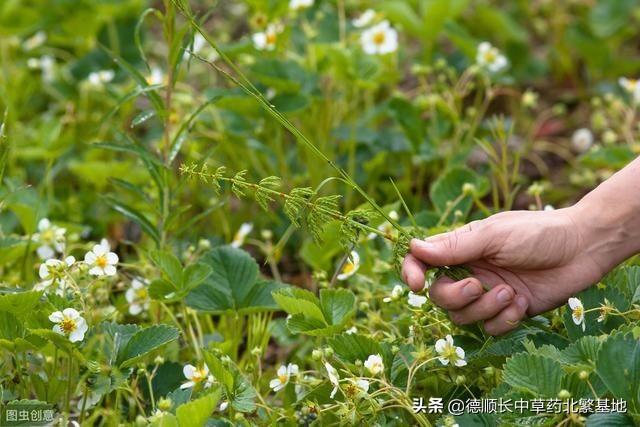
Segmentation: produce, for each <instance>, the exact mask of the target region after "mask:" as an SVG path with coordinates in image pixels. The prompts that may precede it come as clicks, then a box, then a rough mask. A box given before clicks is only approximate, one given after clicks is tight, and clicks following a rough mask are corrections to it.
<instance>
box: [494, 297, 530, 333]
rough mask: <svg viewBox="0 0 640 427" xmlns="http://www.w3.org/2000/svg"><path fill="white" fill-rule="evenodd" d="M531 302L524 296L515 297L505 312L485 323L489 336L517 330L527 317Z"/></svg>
mask: <svg viewBox="0 0 640 427" xmlns="http://www.w3.org/2000/svg"><path fill="white" fill-rule="evenodd" d="M527 308H529V302H528V301H527V298H525V297H524V296H522V295H518V296H517V297H515V299H514V300H513V302H512V303H511V304H510V305H509V306H508V307H507V308H505V309H504V310H502V311H501V312H500V313H499V314H498V315H497V316H496V317H494V318H493V319H490V320H487V321H486V322H484V330H485V331H487V333H488V334H489V335H502V334H505V333H507V332H509V331H510V330H512V329H515V328H516V327H518V325H519V324H520V321H521V320H522V319H523V318H525V317H526V315H527Z"/></svg>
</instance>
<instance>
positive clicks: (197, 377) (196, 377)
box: [191, 369, 207, 383]
mask: <svg viewBox="0 0 640 427" xmlns="http://www.w3.org/2000/svg"><path fill="white" fill-rule="evenodd" d="M206 377H207V372H206V371H205V370H204V369H196V371H195V372H194V373H193V377H192V378H191V381H193V382H194V383H199V382H201V381H202V380H204V379H205V378H206Z"/></svg>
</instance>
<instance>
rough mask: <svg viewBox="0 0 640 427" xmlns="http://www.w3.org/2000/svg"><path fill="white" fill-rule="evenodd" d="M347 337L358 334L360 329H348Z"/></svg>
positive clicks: (353, 327)
mask: <svg viewBox="0 0 640 427" xmlns="http://www.w3.org/2000/svg"><path fill="white" fill-rule="evenodd" d="M344 332H345V333H346V334H347V335H353V334H355V333H357V332H358V328H356V327H355V326H352V327H350V328H349V329H347V330H346V331H344Z"/></svg>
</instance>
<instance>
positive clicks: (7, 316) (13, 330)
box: [0, 311, 24, 341]
mask: <svg viewBox="0 0 640 427" xmlns="http://www.w3.org/2000/svg"><path fill="white" fill-rule="evenodd" d="M22 337H24V327H23V326H22V322H20V321H19V320H18V318H17V317H16V316H14V315H13V314H11V313H9V312H7V311H0V338H1V339H5V340H7V341H13V340H15V339H16V338H22Z"/></svg>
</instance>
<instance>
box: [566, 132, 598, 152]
mask: <svg viewBox="0 0 640 427" xmlns="http://www.w3.org/2000/svg"><path fill="white" fill-rule="evenodd" d="M592 145H593V134H592V133H591V131H590V130H589V129H587V128H581V129H578V130H576V131H575V132H574V133H573V135H571V146H572V147H573V149H574V150H576V151H577V152H578V153H586V152H587V151H588V150H589V148H591V146H592Z"/></svg>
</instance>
